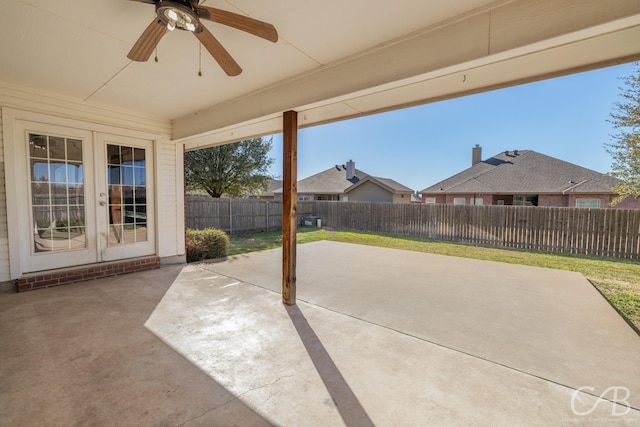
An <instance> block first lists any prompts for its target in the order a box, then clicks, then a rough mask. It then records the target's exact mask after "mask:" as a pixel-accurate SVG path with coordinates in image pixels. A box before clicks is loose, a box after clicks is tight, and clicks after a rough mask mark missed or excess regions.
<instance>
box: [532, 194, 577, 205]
mask: <svg viewBox="0 0 640 427" xmlns="http://www.w3.org/2000/svg"><path fill="white" fill-rule="evenodd" d="M538 206H547V207H558V208H566V207H569V196H566V195H564V194H559V195H549V194H541V195H540V196H539V197H538ZM572 207H574V208H575V207H576V202H575V200H574V202H573V206H572Z"/></svg>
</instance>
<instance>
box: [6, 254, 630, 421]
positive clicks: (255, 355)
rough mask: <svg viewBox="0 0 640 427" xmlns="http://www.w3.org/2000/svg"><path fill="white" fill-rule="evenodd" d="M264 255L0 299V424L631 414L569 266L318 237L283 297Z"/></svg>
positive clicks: (601, 308) (616, 346) (618, 373)
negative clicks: (289, 299)
mask: <svg viewBox="0 0 640 427" xmlns="http://www.w3.org/2000/svg"><path fill="white" fill-rule="evenodd" d="M279 261H280V250H273V251H264V252H259V253H252V254H248V255H243V256H238V257H232V258H229V259H227V260H225V261H223V262H216V263H202V264H196V265H188V266H182V267H180V266H178V267H169V268H163V269H161V270H155V271H149V272H143V273H135V274H131V275H127V276H122V277H116V278H109V279H101V280H98V281H94V282H87V283H81V284H75V285H68V286H63V287H59V288H51V289H45V290H41V291H36V292H30V293H25V294H16V295H0V337H2V340H1V341H0V360H1V361H2V364H0V425H12V426H14V425H87V424H89V425H136V426H139V425H187V426H200V425H202V426H208V425H243V426H245V425H270V424H271V425H283V426H289V425H312V426H318V425H320V426H324V425H326V426H334V425H348V426H355V425H381V426H385V425H389V426H391V425H394V426H395V425H602V424H607V425H640V410H639V406H640V405H638V400H639V397H640V390H638V379H640V372H639V371H638V369H639V368H638V363H637V361H638V360H640V353H639V352H640V338H638V336H637V335H636V334H635V333H634V332H633V331H632V330H631V328H629V326H628V325H627V324H626V323H624V321H622V319H620V318H619V316H618V315H617V313H616V312H615V311H614V310H613V309H612V308H611V307H610V306H609V305H608V303H607V302H606V301H604V299H603V298H602V297H601V296H600V295H599V294H598V293H597V292H596V291H595V290H594V289H593V287H592V286H591V285H590V284H589V283H588V282H587V281H586V280H584V278H582V276H580V275H577V274H572V273H566V272H557V271H553V270H546V269H538V268H527V267H521V266H511V265H503V264H498V263H487V262H481V261H473V260H463V259H459V258H451V257H439V256H433V255H427V254H415V253H412V252H404V251H394V250H389V249H381V248H371V247H362V246H356V245H347V244H338V243H331V242H318V243H313V244H306V245H300V246H299V247H298V297H299V303H298V305H297V306H295V307H285V306H283V305H282V304H281V302H280V295H279V287H280V262H279ZM531 353H533V355H532V354H531ZM616 365H617V366H616ZM625 390H626V391H627V393H625V392H624V391H625ZM601 394H603V396H602V398H600V395H601Z"/></svg>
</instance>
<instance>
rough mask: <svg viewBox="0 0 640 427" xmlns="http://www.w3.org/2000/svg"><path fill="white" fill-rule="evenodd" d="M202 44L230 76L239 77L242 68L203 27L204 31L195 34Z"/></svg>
mask: <svg viewBox="0 0 640 427" xmlns="http://www.w3.org/2000/svg"><path fill="white" fill-rule="evenodd" d="M193 34H194V35H195V36H196V37H197V38H198V40H200V43H202V45H203V46H204V47H205V49H207V50H208V51H209V53H210V54H211V56H213V59H215V60H216V61H217V62H218V64H220V67H221V68H222V69H223V70H224V72H225V73H227V75H228V76H237V75H238V74H240V73H241V72H242V68H240V66H239V65H238V63H237V62H236V61H235V60H234V59H233V58H232V57H231V55H229V52H227V50H226V49H225V48H224V47H223V46H222V45H221V44H220V42H219V41H218V39H216V38H215V37H214V36H213V34H211V32H210V31H209V30H207V29H206V28H205V27H204V26H202V31H200V32H194V33H193Z"/></svg>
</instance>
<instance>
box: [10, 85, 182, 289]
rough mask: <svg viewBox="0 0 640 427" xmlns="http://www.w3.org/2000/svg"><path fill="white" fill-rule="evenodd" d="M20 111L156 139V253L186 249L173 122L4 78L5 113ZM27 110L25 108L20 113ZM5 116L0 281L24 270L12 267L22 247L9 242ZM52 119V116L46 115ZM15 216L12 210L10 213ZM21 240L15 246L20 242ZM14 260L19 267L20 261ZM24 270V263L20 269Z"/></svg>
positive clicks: (179, 155) (178, 148)
mask: <svg viewBox="0 0 640 427" xmlns="http://www.w3.org/2000/svg"><path fill="white" fill-rule="evenodd" d="M2 109H8V110H6V111H5V112H7V113H9V114H12V115H13V114H15V115H16V117H18V118H19V117H21V115H22V114H34V113H35V114H39V115H45V116H42V117H45V118H51V120H52V123H55V122H56V120H69V121H73V123H76V125H71V126H72V127H74V126H78V127H80V128H82V129H86V130H90V131H94V132H101V133H108V134H116V135H125V136H126V135H128V136H132V137H137V138H142V139H147V140H154V141H156V145H155V160H156V166H155V177H156V192H157V198H156V204H157V224H156V227H157V233H156V234H157V240H156V242H157V248H156V250H157V254H158V255H159V256H161V257H175V256H180V255H183V254H184V196H183V194H184V193H183V176H182V159H183V157H182V150H183V148H182V144H178V145H177V146H176V144H175V143H174V142H173V141H171V140H170V137H171V123H170V121H168V120H162V119H157V118H153V117H149V116H145V115H139V114H136V113H131V112H122V111H115V110H112V109H107V108H101V107H96V106H91V105H87V104H84V103H82V102H78V101H76V100H73V99H69V98H65V97H60V96H57V95H51V94H46V93H40V92H35V91H32V90H29V89H24V88H17V87H11V86H7V85H4V84H2V83H0V112H1V111H2ZM21 112H25V113H21ZM3 119H4V120H5V121H6V120H7V118H6V116H5V117H4V118H3V117H2V115H0V282H3V281H7V280H10V279H11V278H15V277H19V275H20V274H21V272H20V271H16V272H11V271H10V266H11V265H14V264H15V265H17V266H18V267H19V265H20V264H19V263H18V264H16V263H15V260H13V261H12V260H11V259H10V256H11V254H14V253H16V254H17V253H19V250H17V249H15V248H13V247H10V245H13V244H14V243H13V242H15V241H17V240H19V239H16V238H15V236H14V237H11V241H10V240H9V233H8V219H7V202H6V199H7V197H6V196H7V195H6V185H11V183H10V182H7V181H11V179H12V178H11V177H6V176H5V172H6V171H5V169H6V168H5V158H4V154H5V151H6V150H5V148H6V144H7V143H9V142H7V141H3V131H4V130H5V126H6V125H8V124H7V123H6V122H5V123H4V124H5V126H3V122H2V120H3ZM45 120H48V119H45ZM10 216H11V215H10ZM18 245H19V243H18V244H16V246H18ZM15 265H14V266H15ZM16 270H19V268H16Z"/></svg>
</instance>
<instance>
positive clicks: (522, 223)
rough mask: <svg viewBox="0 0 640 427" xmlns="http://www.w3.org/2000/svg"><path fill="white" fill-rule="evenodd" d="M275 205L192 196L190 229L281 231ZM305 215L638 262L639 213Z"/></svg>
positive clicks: (443, 209)
mask: <svg viewBox="0 0 640 427" xmlns="http://www.w3.org/2000/svg"><path fill="white" fill-rule="evenodd" d="M281 215H282V204H281V203H280V202H275V201H269V202H267V201H264V200H241V199H231V200H229V199H220V200H214V199H211V198H210V197H208V196H207V197H203V196H189V198H188V201H187V226H188V227H190V228H204V227H216V228H220V229H222V230H225V231H227V232H232V233H233V232H238V231H249V230H276V229H280V228H281V224H282V222H281V221H282V217H281ZM298 215H299V217H302V216H305V215H316V216H318V217H319V218H320V219H321V220H322V226H323V227H330V228H334V229H341V230H358V231H371V232H380V233H392V234H399V235H404V236H416V237H426V238H430V239H438V240H445V241H454V242H461V243H471V244H477V245H491V246H502V247H509V248H519V249H532V250H537V251H547V252H555V253H569V254H582V255H595V256H606V257H616V258H627V259H640V210H637V209H576V208H551V207H549V208H548V207H526V206H454V205H421V204H391V203H364V202H324V201H312V202H298Z"/></svg>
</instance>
